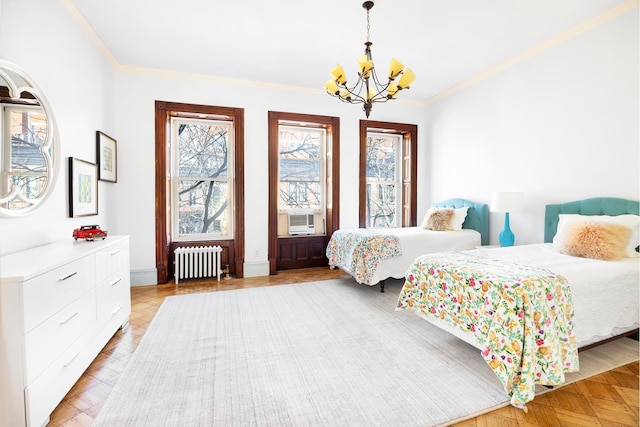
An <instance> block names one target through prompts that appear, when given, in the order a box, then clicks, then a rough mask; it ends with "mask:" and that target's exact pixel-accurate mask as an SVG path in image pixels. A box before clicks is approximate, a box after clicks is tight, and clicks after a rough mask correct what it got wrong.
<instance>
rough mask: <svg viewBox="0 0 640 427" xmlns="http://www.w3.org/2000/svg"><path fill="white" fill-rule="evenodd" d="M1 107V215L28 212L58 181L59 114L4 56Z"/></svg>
mask: <svg viewBox="0 0 640 427" xmlns="http://www.w3.org/2000/svg"><path fill="white" fill-rule="evenodd" d="M0 107H1V108H2V109H1V112H0V113H1V114H0V131H1V132H2V133H1V134H0V137H1V138H0V143H1V144H0V216H6V217H17V216H24V215H27V214H29V213H31V212H33V211H34V210H35V209H36V208H38V207H39V206H41V205H42V203H43V202H44V201H45V200H46V199H47V197H48V196H49V195H50V194H51V190H52V188H53V185H54V183H55V179H56V176H57V171H58V167H59V162H58V151H59V149H58V147H57V146H56V145H57V140H58V138H57V129H56V124H55V119H54V117H53V112H52V111H51V108H50V107H49V104H48V103H47V100H46V99H45V97H44V95H43V94H42V92H41V91H40V90H39V89H38V87H37V86H36V84H35V83H34V82H33V80H31V78H29V77H28V76H27V74H26V73H25V72H24V71H23V70H22V69H21V68H20V67H18V66H17V65H16V64H13V63H12V62H9V61H6V60H3V59H0Z"/></svg>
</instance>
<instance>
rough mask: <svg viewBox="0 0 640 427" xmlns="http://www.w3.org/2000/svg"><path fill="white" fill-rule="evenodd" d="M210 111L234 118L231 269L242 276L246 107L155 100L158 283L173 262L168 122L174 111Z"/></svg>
mask: <svg viewBox="0 0 640 427" xmlns="http://www.w3.org/2000/svg"><path fill="white" fill-rule="evenodd" d="M178 112H183V113H192V114H208V115H218V116H228V117H231V118H232V119H233V121H234V128H235V130H234V132H235V146H234V150H235V153H234V155H235V163H234V166H235V171H234V173H235V177H234V179H235V189H234V191H235V192H234V198H235V200H234V202H235V212H234V215H235V218H234V220H235V229H234V236H233V241H234V245H233V247H234V249H233V250H234V253H233V260H234V261H233V262H234V265H231V266H230V269H231V270H232V272H233V273H234V274H235V276H236V277H243V264H244V233H245V231H244V228H245V227H244V109H243V108H231V107H216V106H210V105H198V104H184V103H178V102H167V101H156V102H155V156H156V171H155V190H156V197H155V199H156V206H155V213H156V226H155V235H156V270H157V276H158V283H167V282H168V281H169V272H170V268H169V263H170V261H171V236H170V230H171V217H170V216H169V212H170V207H171V206H170V205H171V203H170V199H169V198H168V196H167V194H170V193H167V191H170V189H171V181H170V180H171V164H170V162H169V159H170V158H171V157H170V152H169V146H168V144H167V137H168V132H169V129H170V125H169V122H170V120H171V117H172V115H175V113H178Z"/></svg>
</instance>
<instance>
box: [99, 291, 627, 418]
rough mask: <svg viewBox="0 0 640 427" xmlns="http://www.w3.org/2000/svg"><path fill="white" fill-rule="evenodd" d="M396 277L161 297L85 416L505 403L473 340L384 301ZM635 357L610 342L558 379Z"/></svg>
mask: <svg viewBox="0 0 640 427" xmlns="http://www.w3.org/2000/svg"><path fill="white" fill-rule="evenodd" d="M401 286H402V281H399V280H398V281H387V285H386V288H385V293H380V290H379V287H378V286H375V287H369V286H364V285H359V284H356V283H355V281H353V280H327V281H321V282H311V283H301V284H295V285H280V286H272V287H262V288H253V289H242V290H233V291H223V292H212V293H199V294H188V295H181V296H172V297H168V298H167V299H166V300H165V301H164V302H163V304H162V306H161V307H160V309H159V310H158V312H157V314H156V316H155V317H154V319H153V321H152V322H151V324H150V326H149V328H148V330H147V332H146V334H145V335H144V337H143V338H142V340H141V342H140V344H139V346H138V348H137V349H136V352H135V353H134V355H133V356H132V359H131V361H130V362H129V364H128V366H127V368H126V369H125V372H124V373H123V374H122V375H121V379H120V380H119V382H118V384H117V385H116V387H115V388H114V389H113V391H112V393H111V395H110V396H109V398H108V400H107V402H106V403H105V405H104V407H103V408H102V410H101V411H100V413H99V415H98V417H97V419H96V422H95V423H94V426H109V427H114V426H127V427H130V426H399V425H402V426H434V425H446V424H448V423H451V422H453V421H455V420H461V419H464V418H468V417H470V416H474V415H477V414H479V413H483V412H487V411H489V410H492V409H496V408H498V407H502V406H506V405H508V402H509V399H508V397H507V396H506V394H505V392H504V390H503V388H502V385H501V383H500V382H499V381H498V379H497V378H496V377H495V376H494V374H493V372H492V371H491V369H490V368H489V367H488V366H487V364H486V363H485V362H484V360H483V359H482V357H481V355H480V354H479V351H478V350H477V349H476V348H474V347H472V346H470V345H468V344H466V343H464V342H462V341H460V340H458V339H456V338H454V337H452V336H450V335H449V334H447V333H444V332H442V331H440V330H439V329H438V328H436V327H434V326H432V325H430V324H429V323H428V322H426V321H424V320H423V319H421V318H420V317H418V316H417V315H415V314H414V313H413V312H411V311H399V312H397V311H395V304H396V300H397V296H398V294H399V292H400V288H401ZM635 360H638V343H637V342H635V341H632V340H630V339H626V338H625V339H620V340H616V341H614V342H612V343H609V344H606V345H605V346H601V347H598V348H595V349H592V350H588V351H587V352H585V353H581V356H580V363H581V372H580V373H576V374H570V376H569V381H571V382H573V381H576V380H578V379H581V378H583V377H588V376H591V375H595V374H597V373H600V372H603V371H606V370H610V369H612V368H614V367H618V366H621V365H624V364H627V363H631V362H633V361H635ZM543 390H544V389H543V388H541V390H540V391H541V392H542V391H543Z"/></svg>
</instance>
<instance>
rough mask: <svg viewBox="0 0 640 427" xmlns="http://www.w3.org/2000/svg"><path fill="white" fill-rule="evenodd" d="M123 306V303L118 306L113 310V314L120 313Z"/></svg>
mask: <svg viewBox="0 0 640 427" xmlns="http://www.w3.org/2000/svg"><path fill="white" fill-rule="evenodd" d="M121 308H122V306H121V305H119V306H117V307H116V309H115V310H113V311H112V312H111V315H112V316H115V315H116V314H118V312H119V311H120V309H121Z"/></svg>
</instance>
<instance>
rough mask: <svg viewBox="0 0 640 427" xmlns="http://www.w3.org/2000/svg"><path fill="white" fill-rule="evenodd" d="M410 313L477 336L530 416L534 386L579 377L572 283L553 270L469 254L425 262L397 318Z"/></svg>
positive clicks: (409, 278) (416, 268)
mask: <svg viewBox="0 0 640 427" xmlns="http://www.w3.org/2000/svg"><path fill="white" fill-rule="evenodd" d="M407 308H411V309H414V310H416V311H417V312H419V313H420V314H423V315H426V316H435V317H438V318H439V319H440V320H442V321H443V322H446V323H448V324H449V325H453V326H455V327H457V328H459V329H461V330H463V331H466V332H471V333H473V334H474V336H475V338H476V341H477V342H478V343H479V344H480V345H481V346H484V350H483V351H482V356H483V357H484V359H485V361H486V362H487V363H488V365H489V366H490V367H491V369H492V370H493V372H494V373H495V374H496V375H497V376H498V378H499V379H500V381H501V382H502V384H503V385H504V387H505V391H506V392H507V394H508V395H509V396H510V398H511V404H512V405H513V406H516V407H520V408H523V409H525V410H526V403H527V402H529V401H531V400H533V398H534V397H535V384H544V385H558V384H562V383H564V374H565V373H566V372H574V371H577V370H578V368H579V366H578V348H577V341H576V338H575V335H574V333H573V303H572V297H571V289H570V288H569V285H568V283H567V280H566V279H565V278H564V277H563V276H560V275H556V274H554V273H552V272H550V271H548V270H545V269H541V268H536V267H528V266H523V265H519V264H513V263H506V262H500V261H492V260H488V259H486V258H481V257H478V256H477V255H473V254H470V253H464V252H457V253H456V252H446V253H444V252H443V253H439V254H431V255H424V256H421V257H419V258H417V259H416V260H415V262H414V263H413V264H412V266H411V267H410V268H409V270H408V271H407V275H406V280H405V284H404V287H403V288H402V291H401V292H400V295H399V298H398V305H397V308H396V310H399V309H407Z"/></svg>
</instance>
